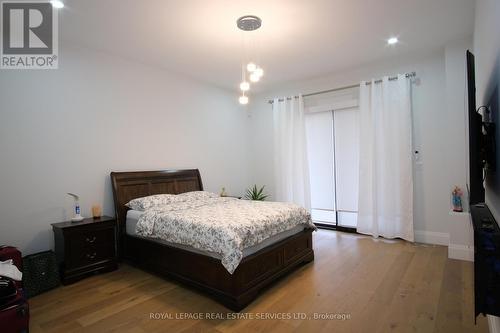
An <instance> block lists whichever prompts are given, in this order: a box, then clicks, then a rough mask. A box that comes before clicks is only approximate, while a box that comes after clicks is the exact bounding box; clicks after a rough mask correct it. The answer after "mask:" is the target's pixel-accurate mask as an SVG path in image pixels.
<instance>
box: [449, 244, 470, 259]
mask: <svg viewBox="0 0 500 333" xmlns="http://www.w3.org/2000/svg"><path fill="white" fill-rule="evenodd" d="M448 258H450V259H458V260H466V261H474V247H472V246H467V245H460V244H450V245H448Z"/></svg>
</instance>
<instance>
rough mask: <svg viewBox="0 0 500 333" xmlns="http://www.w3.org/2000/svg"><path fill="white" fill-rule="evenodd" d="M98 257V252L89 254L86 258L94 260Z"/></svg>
mask: <svg viewBox="0 0 500 333" xmlns="http://www.w3.org/2000/svg"><path fill="white" fill-rule="evenodd" d="M96 255H97V253H96V252H94V253H92V254H90V253H87V255H86V257H87V258H88V259H94V258H95V257H96Z"/></svg>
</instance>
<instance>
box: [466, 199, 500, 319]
mask: <svg viewBox="0 0 500 333" xmlns="http://www.w3.org/2000/svg"><path fill="white" fill-rule="evenodd" d="M471 217H472V223H473V226H474V299H475V308H476V311H475V314H476V317H477V316H478V315H479V314H481V313H482V314H483V315H487V314H489V315H493V316H500V228H499V226H498V224H497V222H496V221H495V218H494V217H493V215H492V214H491V212H490V210H489V209H488V207H487V206H486V205H484V204H477V205H472V206H471Z"/></svg>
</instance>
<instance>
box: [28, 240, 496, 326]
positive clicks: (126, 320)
mask: <svg viewBox="0 0 500 333" xmlns="http://www.w3.org/2000/svg"><path fill="white" fill-rule="evenodd" d="M314 247H315V255H316V257H315V261H314V262H313V263H310V264H307V265H305V266H303V267H301V268H299V269H298V270H297V271H295V272H294V273H292V274H291V275H289V276H287V277H285V278H283V279H282V280H280V281H279V282H278V283H276V284H274V285H273V286H272V287H271V288H269V290H267V291H266V292H265V293H264V294H263V295H261V296H260V297H259V298H258V299H257V300H256V301H255V302H253V303H252V304H251V305H250V306H248V307H247V308H246V309H245V310H244V311H243V312H241V313H240V316H247V318H239V319H237V318H234V317H233V318H231V319H227V318H226V316H230V315H233V316H236V314H233V313H232V312H229V311H228V310H226V309H225V308H224V307H223V306H221V305H219V304H218V303H216V302H215V301H212V300H211V299H210V298H208V297H206V296H204V295H202V294H200V293H198V292H196V291H192V290H191V289H188V288H185V287H183V286H181V285H179V284H177V283H175V282H171V281H167V280H164V279H162V278H159V277H157V276H155V275H151V274H148V273H146V272H143V271H141V270H139V269H136V268H134V267H131V266H127V265H121V267H120V268H119V270H117V271H115V272H112V273H107V274H102V275H96V276H93V277H90V278H88V279H85V280H82V281H80V282H78V283H76V284H73V285H70V286H65V287H61V288H58V289H56V290H53V291H50V292H48V293H45V294H42V295H39V296H37V297H35V298H33V299H31V300H30V305H31V325H30V329H31V332H35V333H36V332H220V333H224V332H249V331H251V332H273V333H274V332H453V333H458V332H488V328H487V322H486V319H485V318H483V317H480V318H478V321H477V325H474V317H473V306H474V305H473V304H474V301H473V265H472V263H470V262H464V261H458V260H450V259H448V258H447V248H446V247H442V246H428V245H414V244H410V243H406V242H403V241H386V240H374V239H372V238H370V237H365V236H360V235H355V234H346V233H341V232H335V231H326V230H320V231H319V232H316V233H314ZM315 313H316V314H322V315H323V316H327V318H325V317H323V318H322V319H316V320H315V319H314V316H315ZM151 316H153V317H155V318H151ZM162 316H163V318H162ZM168 316H171V317H173V318H172V319H169V318H168ZM181 316H184V318H181ZM186 316H188V318H185V317H186ZM189 316H191V317H189ZM193 316H198V317H199V316H201V317H205V318H202V319H198V318H196V317H195V318H193ZM207 316H213V317H214V318H206V317H207ZM250 316H253V317H254V318H257V317H260V319H249V318H248V317H250ZM264 316H269V317H268V318H266V319H262V317H264ZM287 316H292V318H287ZM293 316H295V317H297V318H294V317H293ZM303 316H306V317H307V318H306V319H303V318H302V317H303ZM328 316H329V318H328ZM334 316H336V317H334ZM309 317H310V319H309Z"/></svg>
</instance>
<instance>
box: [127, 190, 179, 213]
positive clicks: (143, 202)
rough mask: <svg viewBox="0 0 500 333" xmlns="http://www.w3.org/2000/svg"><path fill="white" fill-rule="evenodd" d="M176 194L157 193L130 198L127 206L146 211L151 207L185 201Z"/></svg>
mask: <svg viewBox="0 0 500 333" xmlns="http://www.w3.org/2000/svg"><path fill="white" fill-rule="evenodd" d="M184 200H185V199H184V198H179V196H177V195H175V194H155V195H150V196H147V197H142V198H137V199H133V200H130V201H129V202H128V203H126V204H125V206H127V207H129V208H130V209H133V210H139V211H145V210H147V209H149V208H151V207H157V206H163V205H169V204H172V203H174V202H180V201H184Z"/></svg>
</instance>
